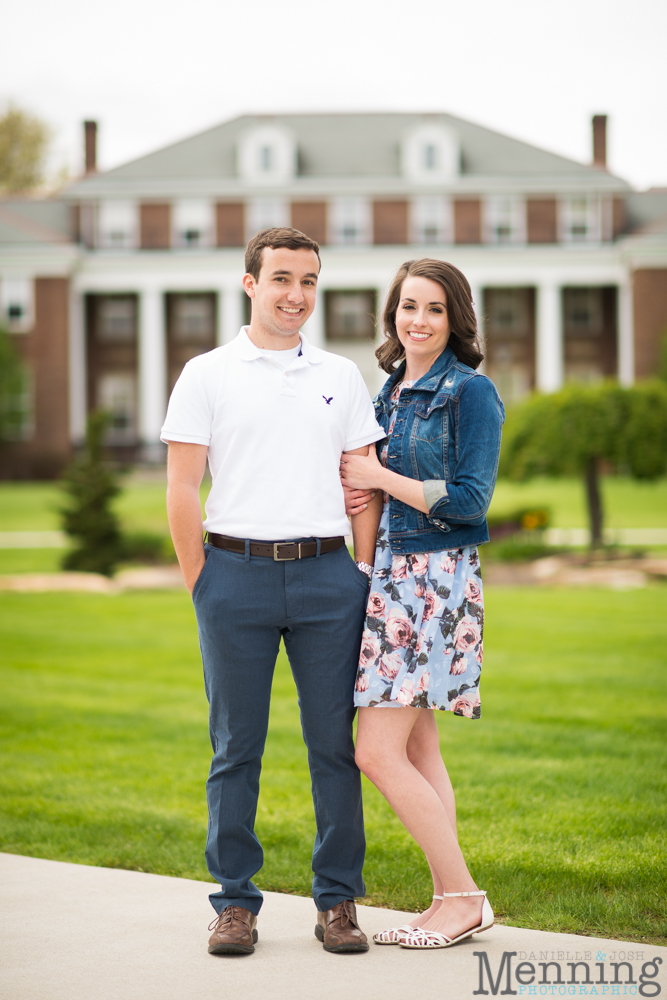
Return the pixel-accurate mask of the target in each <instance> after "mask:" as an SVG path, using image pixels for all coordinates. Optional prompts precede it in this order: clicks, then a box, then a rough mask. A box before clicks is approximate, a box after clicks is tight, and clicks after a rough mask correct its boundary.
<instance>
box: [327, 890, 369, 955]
mask: <svg viewBox="0 0 667 1000" xmlns="http://www.w3.org/2000/svg"><path fill="white" fill-rule="evenodd" d="M315 937H316V938H317V940H318V941H321V942H322V944H323V945H324V950H325V951H368V939H367V937H366V935H365V934H364V932H363V931H362V930H360V929H359V925H358V923H357V908H356V907H355V905H354V903H353V902H352V900H351V899H344V900H343V902H342V903H338V904H337V905H336V906H334V907H333V909H331V910H326V911H325V912H324V913H322V912H321V911H319V912H318V914H317V923H316V924H315Z"/></svg>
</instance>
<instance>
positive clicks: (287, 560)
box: [273, 542, 301, 562]
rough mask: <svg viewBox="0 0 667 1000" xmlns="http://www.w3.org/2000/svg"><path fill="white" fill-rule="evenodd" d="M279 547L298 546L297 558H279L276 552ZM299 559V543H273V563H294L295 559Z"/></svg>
mask: <svg viewBox="0 0 667 1000" xmlns="http://www.w3.org/2000/svg"><path fill="white" fill-rule="evenodd" d="M279 545H298V546H299V554H298V556H284V557H283V556H281V555H280V554H279V552H278V546H279ZM300 558H301V542H274V543H273V561H274V562H294V560H295V559H300Z"/></svg>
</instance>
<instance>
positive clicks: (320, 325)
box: [303, 289, 326, 348]
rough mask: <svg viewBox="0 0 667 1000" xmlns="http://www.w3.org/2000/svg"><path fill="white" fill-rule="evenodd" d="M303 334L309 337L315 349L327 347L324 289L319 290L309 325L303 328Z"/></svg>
mask: <svg viewBox="0 0 667 1000" xmlns="http://www.w3.org/2000/svg"><path fill="white" fill-rule="evenodd" d="M303 332H304V333H305V335H306V336H307V337H308V340H309V342H310V343H311V344H312V345H313V347H321V348H324V347H326V337H325V331H324V289H319V290H318V292H317V299H316V300H315V308H314V309H313V312H312V315H311V317H310V319H309V320H308V321H307V323H306V324H305V325H304V327H303Z"/></svg>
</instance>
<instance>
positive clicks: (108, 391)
mask: <svg viewBox="0 0 667 1000" xmlns="http://www.w3.org/2000/svg"><path fill="white" fill-rule="evenodd" d="M136 398H137V386H136V377H135V374H134V372H107V373H105V374H104V375H101V376H100V378H99V379H98V383H97V406H98V408H99V409H100V410H104V411H105V412H106V413H108V414H109V417H110V423H109V429H108V431H107V437H106V440H107V443H108V444H121V445H122V444H132V443H133V442H134V440H135V438H136V409H137V406H136Z"/></svg>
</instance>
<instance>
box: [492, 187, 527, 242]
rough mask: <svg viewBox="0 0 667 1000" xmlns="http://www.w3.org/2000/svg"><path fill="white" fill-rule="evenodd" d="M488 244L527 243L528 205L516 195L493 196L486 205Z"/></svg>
mask: <svg viewBox="0 0 667 1000" xmlns="http://www.w3.org/2000/svg"><path fill="white" fill-rule="evenodd" d="M484 230H485V242H487V243H525V241H526V204H525V201H524V199H523V198H517V197H516V196H514V195H493V196H492V197H490V198H487V199H486V201H485V203H484Z"/></svg>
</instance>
